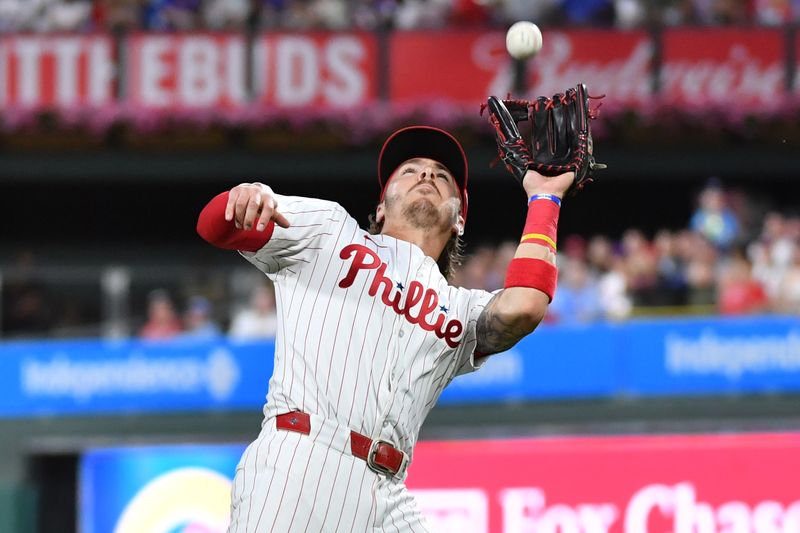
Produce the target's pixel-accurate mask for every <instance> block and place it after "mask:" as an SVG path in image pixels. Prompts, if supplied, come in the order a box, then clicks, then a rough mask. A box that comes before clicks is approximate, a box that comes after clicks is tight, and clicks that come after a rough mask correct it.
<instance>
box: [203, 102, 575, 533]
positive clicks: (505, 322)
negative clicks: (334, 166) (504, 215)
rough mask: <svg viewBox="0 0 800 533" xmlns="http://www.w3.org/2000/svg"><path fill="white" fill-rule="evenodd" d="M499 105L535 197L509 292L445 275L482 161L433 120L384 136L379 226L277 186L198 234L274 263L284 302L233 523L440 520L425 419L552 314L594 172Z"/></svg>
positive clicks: (210, 218)
mask: <svg viewBox="0 0 800 533" xmlns="http://www.w3.org/2000/svg"><path fill="white" fill-rule="evenodd" d="M579 88H580V87H579ZM574 92H575V91H574V90H573V93H574ZM562 96H563V95H562ZM573 96H574V95H573ZM582 104H583V102H581V105H580V106H578V107H582ZM489 107H490V119H491V121H492V124H493V125H494V126H495V128H496V129H497V142H498V147H499V149H500V153H501V156H502V157H503V159H504V161H505V162H506V165H507V166H508V168H509V169H510V170H511V171H512V173H514V175H515V176H518V177H519V179H520V182H521V184H522V186H523V188H524V189H525V192H526V194H527V195H528V197H529V198H530V208H529V215H528V219H527V222H526V227H525V232H524V234H523V238H522V240H521V244H520V245H519V248H518V249H517V253H516V256H515V258H514V259H513V261H512V262H511V265H510V267H509V269H508V273H507V281H506V286H505V288H504V289H502V290H500V291H497V292H496V293H494V294H492V293H488V292H486V291H482V290H467V289H463V288H457V287H453V286H451V285H450V284H449V283H448V281H447V277H446V276H447V275H448V274H449V273H450V270H451V268H452V266H453V264H452V262H451V259H452V258H453V257H455V256H456V255H457V250H458V241H459V238H460V236H461V235H462V233H463V231H464V229H463V228H464V223H465V220H466V217H467V178H468V173H467V159H466V157H465V154H464V151H463V149H462V147H461V145H460V144H459V143H458V141H456V139H455V138H454V137H452V136H451V135H450V134H449V133H447V132H445V131H443V130H440V129H437V128H434V127H429V126H413V127H409V128H404V129H401V130H399V131H397V132H395V133H394V134H392V135H391V136H390V137H389V138H388V140H387V141H386V143H385V144H384V146H383V149H382V150H381V153H380V156H379V164H378V167H379V168H378V181H379V184H380V186H381V196H380V203H379V204H378V206H377V209H376V211H375V214H374V217H373V221H372V222H373V224H372V228H371V229H372V231H366V230H364V229H362V228H361V227H359V224H358V223H357V222H356V221H355V220H354V219H353V218H352V217H350V216H349V215H348V214H347V212H345V210H344V209H343V208H342V207H341V206H340V205H338V204H336V203H334V202H330V201H326V200H320V199H314V198H301V197H295V196H284V195H281V194H279V193H277V192H274V191H273V190H272V189H271V188H270V187H269V186H267V185H264V184H261V183H243V184H241V185H238V186H236V187H234V188H233V189H231V190H230V191H228V192H224V193H222V194H220V195H219V196H217V197H216V198H214V199H213V200H211V202H210V203H209V204H208V205H207V206H206V207H205V208H204V209H203V211H202V213H201V215H200V218H199V221H198V232H199V233H200V235H201V236H202V237H203V238H204V239H206V240H207V241H208V242H210V243H212V244H214V245H215V246H218V247H221V248H225V249H231V250H238V251H239V252H240V253H241V254H242V255H243V256H244V258H245V259H247V260H248V261H249V262H251V263H252V264H253V265H254V266H256V267H257V268H258V269H260V270H261V271H263V272H264V273H265V274H266V275H267V276H268V277H269V278H270V279H271V280H272V282H273V283H274V286H275V293H276V300H277V306H278V311H279V320H278V332H277V335H276V343H275V368H274V373H273V375H272V378H271V379H270V382H269V393H268V396H267V403H266V405H265V407H264V421H263V424H262V429H261V432H260V434H259V436H258V438H257V439H256V440H255V441H254V442H253V443H251V444H250V446H249V447H248V448H247V450H246V451H245V452H244V454H243V456H242V459H241V461H240V463H239V465H238V467H237V469H236V475H235V478H234V482H233V488H232V514H231V522H230V527H229V530H228V531H229V533H262V532H272V531H274V532H314V533H316V532H323V531H324V532H362V531H397V532H424V531H428V529H427V527H426V525H425V521H424V519H423V517H422V516H421V514H420V513H419V511H418V510H417V508H416V506H415V503H414V500H413V498H412V497H411V495H410V494H409V492H408V490H407V489H406V487H405V485H404V480H405V477H406V473H407V468H408V466H409V464H410V462H411V459H412V456H413V451H414V445H415V443H416V441H417V435H418V432H419V429H420V426H421V425H422V422H423V421H424V420H425V417H426V415H427V413H428V412H429V411H430V409H431V408H432V407H433V405H434V403H435V402H436V400H437V398H438V397H439V395H440V393H441V392H442V390H443V389H444V387H445V386H446V385H447V384H448V383H450V381H451V380H452V379H453V378H454V377H455V376H456V375H458V374H460V373H464V372H471V371H473V370H475V369H476V368H478V367H479V366H480V365H481V364H482V363H483V361H485V359H486V357H487V356H488V355H490V354H494V353H497V352H502V351H504V350H507V349H508V348H510V347H511V346H513V345H514V344H515V343H516V342H517V341H518V340H520V339H521V338H522V337H524V336H525V335H527V334H528V333H530V332H532V331H533V330H534V328H536V326H537V324H538V323H539V322H540V320H541V319H542V318H543V316H544V314H545V311H546V309H547V306H548V304H549V302H550V300H551V299H552V297H553V293H554V290H555V283H556V266H555V245H556V233H555V232H556V226H557V219H558V210H559V206H560V202H561V198H562V197H563V196H564V193H565V192H566V191H567V190H568V189H570V188H571V187H573V186H574V185H575V184H576V182H578V181H580V180H577V179H576V178H577V177H578V175H579V174H582V175H584V176H585V175H587V172H586V169H584V168H582V167H581V168H578V167H577V166H575V165H573V166H571V167H569V169H568V170H567V169H566V167H565V168H564V170H565V171H564V172H560V170H561V169H557V170H558V171H559V172H558V173H556V174H555V175H552V176H550V177H546V176H545V175H543V173H541V172H537V171H535V170H533V169H537V168H541V167H537V165H538V164H539V163H537V162H536V160H535V156H534V155H533V154H532V153H531V151H530V148H529V147H528V146H527V144H526V143H525V142H524V141H522V140H521V137H520V136H519V133H518V131H517V128H516V123H515V122H514V119H513V118H512V116H511V114H510V112H509V111H508V110H507V109H506V107H505V106H504V104H503V102H502V101H499V100H497V99H493V100H492V99H490V101H489ZM556 107H564V109H566V107H565V106H562V105H561V103H558V104H557V105H556ZM561 122H562V123H563V122H564V121H561ZM584 141H585V139H584ZM589 159H591V156H589V157H588V158H586V157H584V161H583V162H581V165H586V164H587V161H589ZM551 163H552V158H551ZM551 174H552V173H551Z"/></svg>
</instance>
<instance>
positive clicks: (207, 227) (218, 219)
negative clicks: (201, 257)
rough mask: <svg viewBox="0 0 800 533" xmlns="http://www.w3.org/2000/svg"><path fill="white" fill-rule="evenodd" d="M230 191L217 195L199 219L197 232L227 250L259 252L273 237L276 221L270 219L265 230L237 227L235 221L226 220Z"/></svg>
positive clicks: (211, 242)
mask: <svg viewBox="0 0 800 533" xmlns="http://www.w3.org/2000/svg"><path fill="white" fill-rule="evenodd" d="M227 205H228V193H227V192H224V193H222V194H218V195H217V196H215V197H214V198H213V199H212V200H211V201H210V202H208V204H206V206H205V207H204V208H203V210H202V211H201V212H200V216H199V217H198V219H197V233H198V234H199V235H200V236H201V237H202V238H203V239H205V240H206V241H207V242H209V243H210V244H213V245H214V246H216V247H218V248H224V249H225V250H242V251H245V252H257V251H258V250H260V249H261V248H263V247H264V245H265V244H267V242H268V241H269V239H270V238H271V237H272V232H273V231H274V230H275V222H274V221H272V220H270V221H269V223H268V224H267V227H266V229H265V230H264V231H257V230H256V229H250V230H245V229H237V228H236V225H235V224H234V222H233V221H232V220H231V221H230V222H228V221H227V220H225V207H226V206H227Z"/></svg>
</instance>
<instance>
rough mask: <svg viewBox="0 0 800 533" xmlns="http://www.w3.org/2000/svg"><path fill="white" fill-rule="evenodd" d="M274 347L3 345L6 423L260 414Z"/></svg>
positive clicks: (0, 378)
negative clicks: (91, 416) (152, 414)
mask: <svg viewBox="0 0 800 533" xmlns="http://www.w3.org/2000/svg"><path fill="white" fill-rule="evenodd" d="M273 354H274V344H273V342H272V341H269V342H258V343H247V344H242V343H237V344H233V343H230V342H227V341H207V340H204V341H195V340H189V339H186V340H175V341H169V342H146V341H138V340H126V341H98V340H86V341H62V342H13V343H4V344H2V345H0V390H2V391H3V394H2V395H0V416H27V415H59V414H87V413H120V412H140V411H187V410H230V409H244V408H246V409H255V408H258V406H260V405H263V404H264V401H265V397H266V392H267V383H268V381H269V377H270V376H271V375H272V368H273Z"/></svg>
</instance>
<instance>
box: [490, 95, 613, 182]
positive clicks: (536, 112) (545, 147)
mask: <svg viewBox="0 0 800 533" xmlns="http://www.w3.org/2000/svg"><path fill="white" fill-rule="evenodd" d="M590 98H593V97H590V96H589V94H588V93H587V92H586V86H585V85H584V84H582V83H580V84H578V85H577V86H576V87H575V88H572V87H570V88H569V89H567V90H566V92H564V93H558V94H555V95H553V97H552V98H547V97H545V96H540V97H539V98H537V99H536V100H534V101H528V100H500V99H499V98H497V97H495V96H490V97H489V100H488V102H487V103H486V104H485V105H483V106H481V113H483V110H484V109H486V108H488V109H489V122H490V123H491V124H492V126H493V127H494V129H495V140H496V141H497V148H498V151H499V157H500V160H501V161H503V163H505V165H506V168H508V170H509V172H511V174H513V175H514V177H515V178H517V181H519V182H520V184H522V180H523V178H524V177H525V173H526V172H527V171H528V170H535V171H536V172H538V173H540V174H542V175H544V176H557V175H559V174H563V173H565V172H570V171H573V172H575V179H574V181H573V182H572V186H571V187H570V188H569V190H568V191H567V193H568V194H570V193H571V194H574V193H576V192H578V191H580V190H581V189H583V187H584V186H585V185H586V184H587V183H589V182H590V181H592V175H593V173H594V171H595V170H600V169H603V168H606V165H603V164H602V163H597V162H595V160H594V155H593V154H592V150H593V144H592V132H591V127H590V122H591V120H592V119H594V118H597V109H594V110H592V109H589V100H590ZM600 98H602V97H600ZM598 107H599V106H598ZM525 120H530V121H531V142H530V143H529V142H527V141H526V140H525V139H524V138H523V137H522V135H521V134H520V132H519V128H518V127H517V124H518V123H520V122H523V121H525Z"/></svg>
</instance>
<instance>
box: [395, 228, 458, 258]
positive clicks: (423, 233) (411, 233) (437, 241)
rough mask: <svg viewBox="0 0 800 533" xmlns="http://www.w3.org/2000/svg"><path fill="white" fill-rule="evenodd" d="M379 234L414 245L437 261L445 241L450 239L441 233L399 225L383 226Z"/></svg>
mask: <svg viewBox="0 0 800 533" xmlns="http://www.w3.org/2000/svg"><path fill="white" fill-rule="evenodd" d="M381 233H382V234H383V235H388V236H389V237H394V238H395V239H398V240H401V241H406V242H410V243H412V244H415V245H417V246H418V247H419V248H420V249H421V250H422V251H423V253H424V254H425V255H427V256H428V257H431V258H433V259H434V260H437V261H438V260H439V256H440V255H442V251H443V250H444V247H445V245H446V244H447V241H448V240H450V237H451V235H448V234H447V233H443V232H441V231H437V230H434V229H427V228H425V229H423V228H415V227H411V226H399V225H395V226H392V225H384V227H383V231H381Z"/></svg>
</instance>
